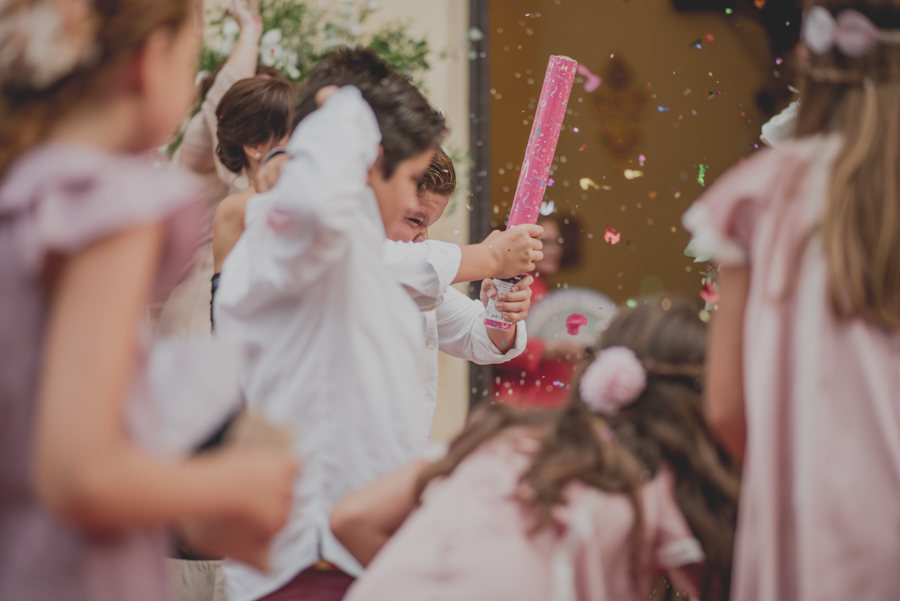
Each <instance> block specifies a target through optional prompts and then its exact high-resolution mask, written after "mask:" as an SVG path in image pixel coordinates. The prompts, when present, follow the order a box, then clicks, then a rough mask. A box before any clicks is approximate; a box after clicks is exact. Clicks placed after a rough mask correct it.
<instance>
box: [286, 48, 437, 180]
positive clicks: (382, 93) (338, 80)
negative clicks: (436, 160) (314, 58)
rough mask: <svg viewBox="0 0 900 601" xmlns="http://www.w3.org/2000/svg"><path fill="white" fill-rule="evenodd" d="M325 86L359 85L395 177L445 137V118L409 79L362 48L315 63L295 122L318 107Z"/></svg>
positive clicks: (385, 162) (385, 164) (386, 168)
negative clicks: (405, 164)
mask: <svg viewBox="0 0 900 601" xmlns="http://www.w3.org/2000/svg"><path fill="white" fill-rule="evenodd" d="M326 86H339V87H340V86H356V87H357V88H359V91H360V92H362V95H363V98H365V100H366V102H368V103H369V106H371V107H372V111H373V112H374V113H375V118H376V119H377V120H378V127H379V128H380V129H381V145H382V147H384V158H383V160H382V171H383V172H384V176H385V177H390V176H391V175H393V173H394V170H395V169H396V168H397V165H399V164H400V163H401V162H402V161H405V160H407V159H409V158H412V157H414V156H417V155H419V154H422V153H423V152H425V151H427V150H431V149H432V148H433V147H434V146H435V145H437V144H438V143H439V142H440V140H441V138H442V137H443V134H444V130H445V128H446V126H445V124H444V118H443V117H442V116H441V115H440V114H439V113H438V112H437V111H435V110H434V109H433V108H431V105H429V104H428V101H427V100H426V99H425V97H424V96H423V95H422V93H421V92H420V91H419V89H418V88H416V86H415V85H413V83H412V82H411V81H409V79H407V78H406V77H404V76H403V75H401V74H400V73H398V72H397V71H395V70H394V69H392V68H391V67H389V66H388V65H387V64H386V63H385V62H384V61H382V60H381V59H380V58H378V57H377V56H376V55H375V54H374V53H372V52H371V51H369V50H365V49H362V48H342V49H340V50H338V51H337V52H335V53H334V54H332V55H331V56H328V57H326V58H324V59H322V61H320V62H319V64H318V65H316V67H315V69H313V70H312V71H311V72H310V74H309V76H308V77H307V78H306V81H305V82H304V83H303V90H302V91H301V93H300V98H299V99H298V101H297V110H296V111H295V112H294V126H295V127H296V126H297V124H298V123H300V122H301V121H303V119H305V118H306V117H307V115H309V114H310V113H312V112H313V111H315V110H316V93H317V92H318V91H319V90H321V89H322V88H324V87H326Z"/></svg>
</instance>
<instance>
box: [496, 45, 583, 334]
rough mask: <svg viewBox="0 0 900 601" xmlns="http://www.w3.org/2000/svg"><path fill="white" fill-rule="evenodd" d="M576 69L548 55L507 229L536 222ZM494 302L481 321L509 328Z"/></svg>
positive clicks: (504, 285)
mask: <svg viewBox="0 0 900 601" xmlns="http://www.w3.org/2000/svg"><path fill="white" fill-rule="evenodd" d="M577 69H578V63H577V62H576V61H574V60H572V59H571V58H569V57H567V56H551V57H550V63H549V64H548V65H547V73H546V75H544V85H543V87H542V88H541V97H540V100H538V107H537V111H536V112H535V114H534V123H533V124H532V126H531V136H530V137H529V138H528V146H527V147H526V148H525V160H524V161H523V162H522V171H521V173H519V184H518V185H517V186H516V196H515V199H514V200H513V205H512V211H510V214H509V222H508V223H507V226H506V227H507V229H508V228H511V227H515V226H517V225H522V224H523V223H537V220H538V217H539V216H540V214H541V201H542V200H543V199H544V190H546V189H547V180H548V179H549V177H550V166H551V165H552V164H553V155H554V153H555V152H556V143H557V142H558V141H559V132H560V131H561V130H562V124H563V118H564V117H565V116H566V106H567V105H568V104H569V94H570V93H571V92H572V84H573V83H575V72H576V70H577ZM523 277H524V276H518V277H515V278H512V279H509V280H501V279H495V280H494V285H495V286H496V287H497V292H498V293H504V292H509V291H510V290H511V289H512V287H513V286H515V284H516V282H519V281H520V280H521V279H522V278H523ZM495 298H496V297H495ZM494 305H495V299H491V300H490V301H489V302H488V306H487V311H486V312H485V319H484V324H485V325H486V326H488V327H489V328H495V329H498V330H507V331H508V330H511V329H512V327H513V324H512V323H510V322H508V321H506V320H504V319H503V315H502V313H501V312H500V311H497V309H496V307H495V306H494Z"/></svg>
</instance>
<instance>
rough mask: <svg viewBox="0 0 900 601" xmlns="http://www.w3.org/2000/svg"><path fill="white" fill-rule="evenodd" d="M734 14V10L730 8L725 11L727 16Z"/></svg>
mask: <svg viewBox="0 0 900 601" xmlns="http://www.w3.org/2000/svg"><path fill="white" fill-rule="evenodd" d="M733 12H734V10H732V9H730V8H726V9H725V14H726V15H730V14H731V13H733Z"/></svg>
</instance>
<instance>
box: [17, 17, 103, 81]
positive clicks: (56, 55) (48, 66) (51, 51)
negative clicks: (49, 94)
mask: <svg viewBox="0 0 900 601" xmlns="http://www.w3.org/2000/svg"><path fill="white" fill-rule="evenodd" d="M94 29H95V25H94V19H93V16H92V13H91V10H90V8H89V6H88V5H87V3H86V2H85V0H39V1H37V2H31V3H26V2H21V1H17V0H0V84H4V83H6V82H10V81H12V82H16V83H18V84H20V85H25V86H28V87H32V88H36V89H44V88H46V87H48V86H50V85H51V84H53V83H56V82H57V81H59V80H60V79H61V78H63V77H65V76H66V75H68V74H69V73H71V72H72V71H73V70H74V69H75V68H76V67H77V66H78V65H81V64H84V63H86V62H88V61H90V60H91V59H92V58H93V57H94V56H96V52H95V49H94V44H95V39H94Z"/></svg>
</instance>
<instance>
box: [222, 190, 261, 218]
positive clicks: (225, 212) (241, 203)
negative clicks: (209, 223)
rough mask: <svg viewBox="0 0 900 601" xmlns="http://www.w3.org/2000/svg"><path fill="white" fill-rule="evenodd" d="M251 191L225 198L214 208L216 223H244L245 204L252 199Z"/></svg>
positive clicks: (252, 193)
mask: <svg viewBox="0 0 900 601" xmlns="http://www.w3.org/2000/svg"><path fill="white" fill-rule="evenodd" d="M253 196H254V192H253V191H252V190H249V189H248V190H243V191H241V192H238V193H237V194H232V195H231V196H226V197H225V198H224V199H222V202H220V203H219V206H218V208H216V218H215V220H216V223H217V224H218V223H223V224H225V223H233V222H234V221H237V220H240V221H241V222H243V221H244V212H245V211H246V209H247V202H248V201H249V200H250V199H251V198H253Z"/></svg>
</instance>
